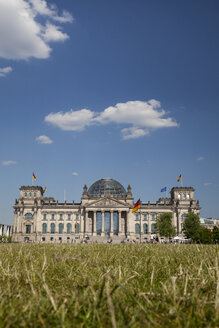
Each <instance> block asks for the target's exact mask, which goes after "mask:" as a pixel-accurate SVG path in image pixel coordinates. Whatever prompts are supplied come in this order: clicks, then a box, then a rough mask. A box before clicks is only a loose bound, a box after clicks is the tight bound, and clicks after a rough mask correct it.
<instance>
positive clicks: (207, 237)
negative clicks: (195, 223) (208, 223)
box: [199, 226, 213, 244]
mask: <svg viewBox="0 0 219 328" xmlns="http://www.w3.org/2000/svg"><path fill="white" fill-rule="evenodd" d="M199 242H200V243H201V244H212V243H213V233H212V231H211V230H210V229H207V228H205V227H202V226H201V227H200V228H199Z"/></svg>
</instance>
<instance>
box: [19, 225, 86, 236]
mask: <svg viewBox="0 0 219 328" xmlns="http://www.w3.org/2000/svg"><path fill="white" fill-rule="evenodd" d="M63 230H64V224H63V223H59V226H58V233H63ZM74 231H75V233H79V232H80V225H79V223H75V225H74ZM47 232H50V233H55V224H54V223H51V225H50V231H48V227H47V223H43V225H42V233H47ZM26 233H27V234H29V233H31V225H30V224H27V225H26ZM67 233H72V225H71V223H68V224H67Z"/></svg>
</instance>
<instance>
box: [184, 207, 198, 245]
mask: <svg viewBox="0 0 219 328" xmlns="http://www.w3.org/2000/svg"><path fill="white" fill-rule="evenodd" d="M200 228H201V224H200V219H199V216H198V215H197V214H195V213H188V214H187V215H186V219H185V221H184V224H183V233H184V234H185V236H186V238H191V239H192V241H195V242H197V241H199V239H200Z"/></svg>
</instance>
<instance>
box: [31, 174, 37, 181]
mask: <svg viewBox="0 0 219 328" xmlns="http://www.w3.org/2000/svg"><path fill="white" fill-rule="evenodd" d="M32 178H33V179H34V180H35V181H36V177H35V174H34V173H33V174H32Z"/></svg>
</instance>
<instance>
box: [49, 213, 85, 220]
mask: <svg viewBox="0 0 219 328" xmlns="http://www.w3.org/2000/svg"><path fill="white" fill-rule="evenodd" d="M55 217H57V216H55V214H51V220H55ZM48 218H50V217H49V215H47V214H43V220H47V219H48ZM67 218H68V220H71V214H70V213H68V216H67ZM59 220H60V221H62V220H63V214H59ZM76 220H79V215H78V214H76Z"/></svg>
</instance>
